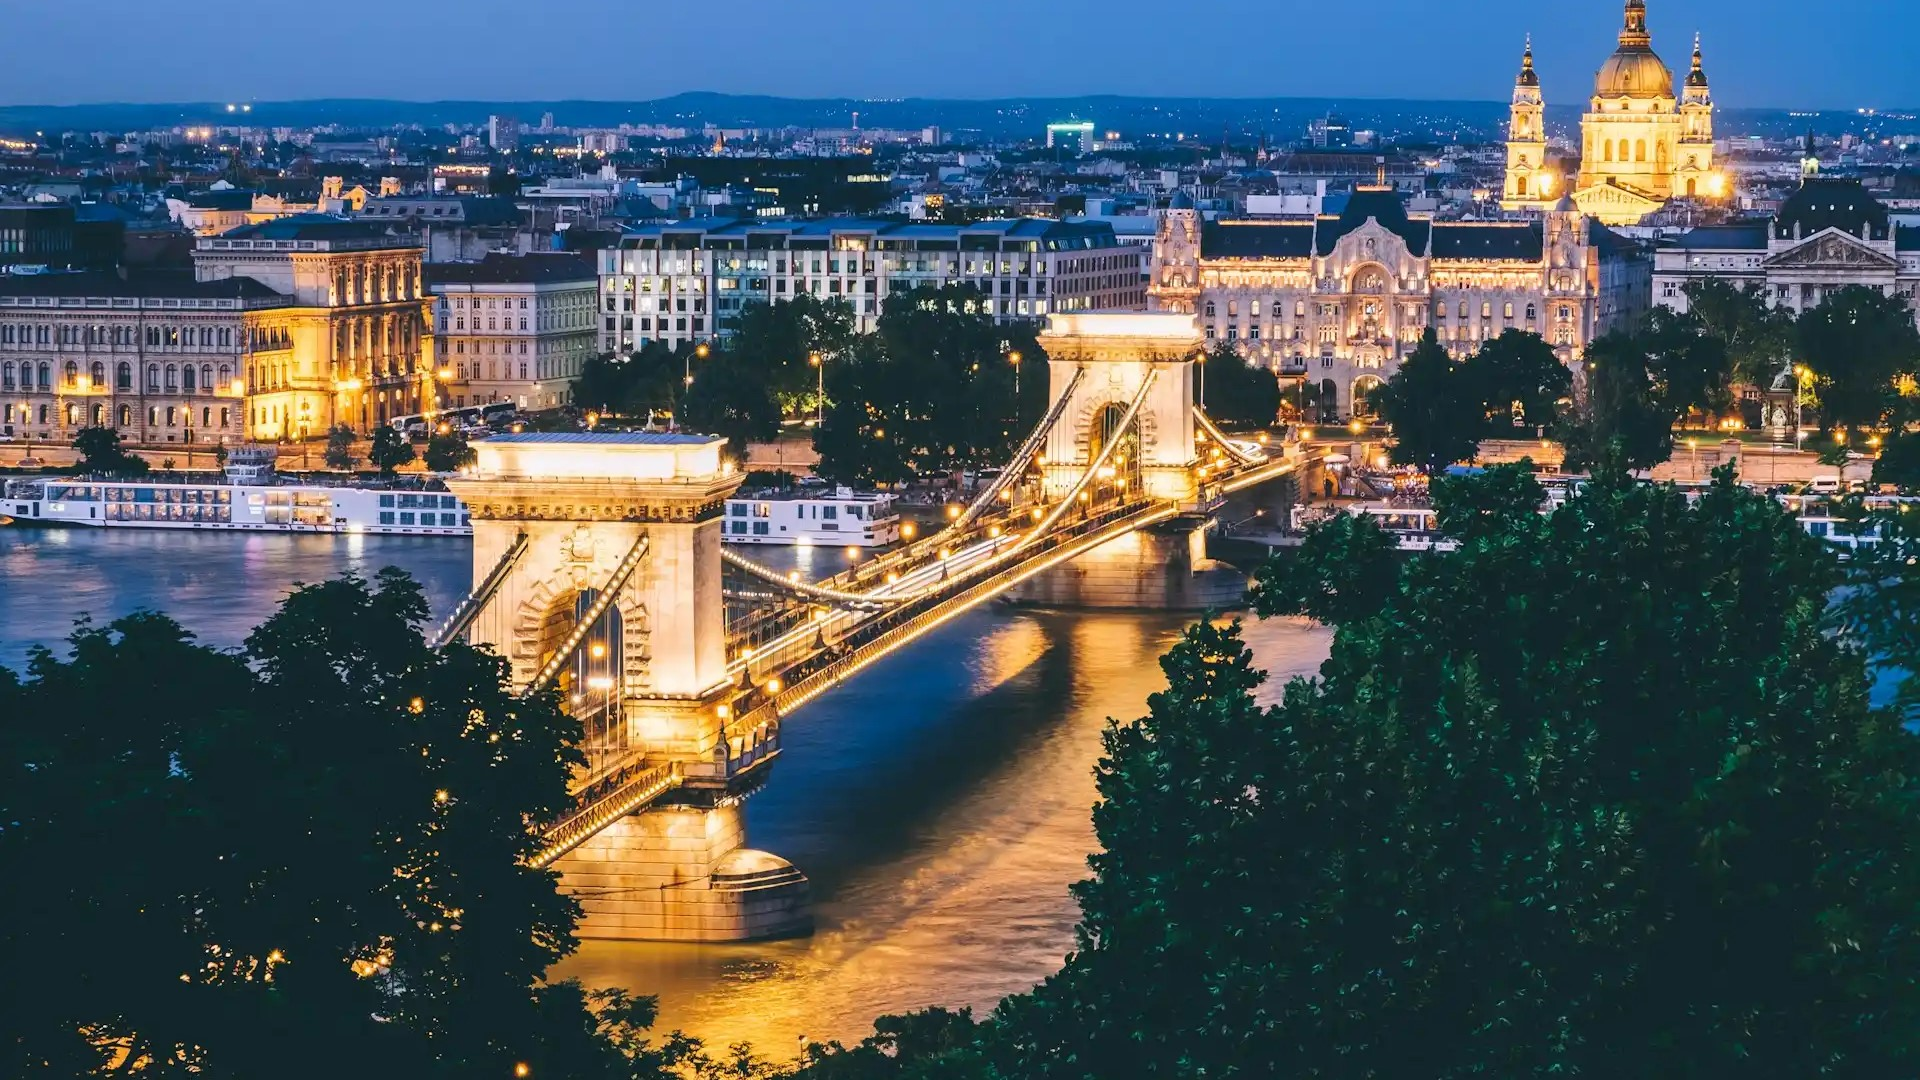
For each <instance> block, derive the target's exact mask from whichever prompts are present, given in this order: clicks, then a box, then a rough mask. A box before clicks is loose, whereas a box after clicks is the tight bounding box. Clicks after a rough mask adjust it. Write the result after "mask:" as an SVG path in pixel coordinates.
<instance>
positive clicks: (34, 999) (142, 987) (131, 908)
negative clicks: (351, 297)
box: [0, 571, 687, 1080]
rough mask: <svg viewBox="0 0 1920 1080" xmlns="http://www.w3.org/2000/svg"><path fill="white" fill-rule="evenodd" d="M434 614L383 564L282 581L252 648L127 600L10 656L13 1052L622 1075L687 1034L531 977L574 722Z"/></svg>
mask: <svg viewBox="0 0 1920 1080" xmlns="http://www.w3.org/2000/svg"><path fill="white" fill-rule="evenodd" d="M426 614H427V607H426V602H425V599H424V596H423V594H422V592H421V590H420V588H419V586H418V585H416V584H414V583H413V582H411V581H410V580H408V579H406V577H405V576H404V575H402V574H399V573H398V572H397V571H387V572H383V573H382V574H381V575H380V576H379V578H377V579H376V580H375V581H373V582H371V583H370V582H367V581H364V580H361V579H357V578H352V577H349V578H345V579H341V580H337V581H331V582H327V583H325V584H322V585H317V586H311V587H308V588H304V589H300V590H297V591H296V592H295V593H294V594H293V595H292V596H290V597H289V598H288V599H287V600H286V601H285V602H284V603H283V604H282V605H281V608H280V610H279V611H278V612H277V613H276V614H275V615H274V616H273V617H272V618H270V619H269V620H268V621H267V622H266V623H264V624H263V625H262V626H261V627H259V628H258V629H257V630H256V631H255V632H254V633H253V634H252V635H251V636H249V637H248V639H247V642H246V647H245V651H244V653H242V654H240V655H232V654H229V653H225V652H222V651H218V650H214V649H208V648H203V647H201V646H198V645H196V644H194V642H193V641H192V638H191V635H190V634H188V633H187V632H186V631H185V630H183V629H182V628H181V627H179V626H178V625H176V624H174V623H173V622H171V621H170V620H168V619H166V618H164V617H162V616H158V615H151V614H141V615H134V616H129V617H128V618H125V619H121V620H119V621H117V622H115V623H113V624H111V625H109V626H107V627H104V628H93V627H87V626H82V627H81V628H80V629H79V630H77V631H76V632H75V634H74V635H73V637H72V639H71V641H70V643H69V649H68V652H69V655H68V656H67V657H65V658H60V657H56V656H55V655H53V654H52V653H51V652H48V651H46V650H40V651H37V652H36V653H35V654H34V655H33V656H32V658H31V659H30V661H29V664H28V668H27V677H26V679H25V681H24V682H21V681H18V680H16V679H14V677H13V676H12V674H11V673H10V672H5V671H4V669H0V773H3V774H4V776H5V782H4V783H0V818H3V819H4V820H5V821H6V822H7V823H8V824H7V827H6V828H5V829H4V830H0V874H4V875H5V876H6V880H8V881H12V882H22V881H28V880H32V881H34V882H35V887H34V888H33V889H31V890H25V891H21V892H19V893H18V894H17V895H15V896H14V897H13V898H12V899H13V901H14V903H13V904H12V907H11V910H10V912H9V916H10V917H9V918H8V919H6V920H4V921H0V942H4V946H3V947H4V949H5V953H4V955H6V956H7V957H8V959H9V961H10V962H14V963H21V964H31V965H32V970H35V971H37V972H41V973H42V974H43V975H44V978H42V979H40V980H39V981H38V982H37V983H36V986H35V991H34V993H33V994H32V995H28V997H27V999H25V1000H22V1001H20V1002H17V1003H15V1004H13V1005H11V1006H10V1007H9V1008H8V1009H7V1010H4V1011H3V1012H0V1073H5V1074H6V1075H27V1074H30V1073H38V1074H45V1075H82V1074H93V1073H98V1072H104V1071H105V1066H106V1065H107V1064H108V1063H109V1062H111V1061H113V1060H115V1059H118V1058H120V1057H122V1056H124V1057H125V1058H126V1059H127V1060H129V1061H133V1062H144V1063H147V1064H148V1065H149V1066H150V1067H149V1068H147V1069H146V1070H145V1072H144V1073H143V1075H144V1074H152V1075H157V1076H176V1075H178V1076H186V1075H195V1076H213V1077H236V1078H237V1077H245V1076H254V1075H258V1074H259V1071H260V1069H261V1067H262V1063H263V1062H271V1063H272V1071H273V1072H274V1073H275V1074H276V1075H279V1076H288V1077H298V1078H307V1077H314V1078H318V1077H322V1076H338V1075H349V1074H353V1073H356V1072H364V1071H365V1069H366V1063H367V1062H369V1061H377V1062H379V1063H380V1064H379V1067H378V1071H379V1072H381V1073H382V1074H392V1075H409V1076H422V1077H444V1078H448V1080H452V1078H454V1077H465V1076H508V1075H512V1071H513V1066H514V1063H515V1062H531V1063H534V1064H535V1066H536V1068H535V1070H534V1072H533V1075H536V1076H539V1075H550V1076H586V1077H605V1078H608V1080H612V1078H613V1077H635V1076H654V1075H659V1073H658V1071H657V1070H656V1069H655V1068H654V1066H656V1065H660V1064H661V1063H662V1062H663V1061H664V1060H665V1058H667V1057H671V1056H673V1055H675V1054H681V1053H684V1052H685V1051H686V1050H687V1047H686V1045H685V1043H684V1041H681V1042H675V1041H673V1040H669V1044H668V1045H664V1046H661V1047H657V1048H655V1047H648V1046H646V1045H645V1044H644V1040H640V1039H639V1038H638V1036H637V1030H638V1029H639V1028H641V1027H644V1025H645V1024H646V1023H650V1022H651V1005H652V1003H651V1001H650V1000H648V999H633V998H628V997H626V996H625V995H610V994H587V993H585V992H584V991H582V990H581V989H580V988H579V987H578V986H574V985H571V984H559V985H554V986H543V985H540V983H539V980H540V978H541V975H542V973H543V972H544V971H545V970H546V969H547V968H548V966H550V965H551V964H552V963H553V962H554V961H555V960H557V959H559V958H560V957H561V956H562V955H564V954H565V953H566V952H567V951H568V950H570V949H571V948H572V946H573V937H572V927H573V922H574V919H575V917H576V914H577V909H576V908H575V906H574V905H573V903H572V901H570V900H569V899H567V898H565V897H563V896H561V895H560V894H559V893H558V892H557V891H556V889H555V887H554V881H555V878H554V875H553V874H552V873H551V872H550V871H545V870H536V869H534V868H532V867H531V866H530V865H529V864H528V859H529V858H530V856H531V855H532V854H533V853H534V852H535V851H537V850H538V848H539V846H540V843H541V840H540V837H539V835H538V832H537V827H536V823H538V822H542V821H548V820H552V819H553V817H554V816H555V815H556V814H558V813H559V812H560V811H561V810H562V809H563V808H564V807H566V806H567V805H568V801H567V780H568V774H569V771H570V770H571V769H572V768H573V766H574V764H575V763H576V762H577V761H578V759H579V755H578V752H577V750H576V749H575V748H574V744H575V742H576V741H577V739H578V735H579V731H578V725H577V723H576V722H575V721H573V720H572V719H570V718H569V717H567V716H566V715H565V714H564V713H563V712H561V711H560V709H559V707H558V703H557V700H556V698H555V696H554V695H552V694H543V695H534V696H532V697H524V698H523V697H521V696H519V695H517V694H516V693H515V692H514V690H513V688H512V687H511V685H510V684H509V682H508V671H507V666H506V662H505V661H504V660H502V659H500V658H499V657H497V656H494V655H493V654H491V653H490V652H487V651H485V650H482V649H477V648H470V647H468V646H465V645H453V646H450V647H449V648H446V649H442V650H435V649H432V648H429V647H428V646H427V644H426V643H425V641H424V640H423V639H422V638H421V635H420V627H421V625H422V623H423V621H424V620H425V618H426ZM109 849H111V850H112V851H113V855H112V857H111V858H102V857H101V852H102V851H105V850H109ZM546 1063H553V1064H554V1066H555V1067H553V1068H551V1069H547V1070H545V1071H542V1070H541V1069H540V1068H539V1066H540V1065H542V1064H546Z"/></svg>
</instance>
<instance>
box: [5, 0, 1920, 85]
mask: <svg viewBox="0 0 1920 1080" xmlns="http://www.w3.org/2000/svg"><path fill="white" fill-rule="evenodd" d="M1620 10H1621V4H1620V2H1619V0H1536V2H1534V3H1532V4H1518V5H1509V4H1503V3H1488V2H1484V0H1458V2H1454V3H1435V2H1433V0H1361V2H1358V3H1353V2H1343V0H1174V2H1169V0H949V2H928V0H919V2H909V3H902V2H900V0H831V2H822V0H725V2H721V3H712V4H703V3H693V4H686V3H667V4H654V3H641V2H635V0H461V2H458V3H398V4H377V3H376V4H345V5H342V4H333V3H326V2H324V0H322V2H318V3H298V2H277V3H276V2H262V0H193V2H191V3H187V4H179V3H154V2H152V0H91V2H84V3H83V2H77V0H0V40H4V41H6V42H7V48H6V49H5V50H4V51H5V54H6V61H5V62H4V63H0V104H8V105H25V104H70V103H76V102H103V101H134V102H170V101H230V100H248V99H253V100H284V99H298V98H317V97H387V98H402V99H413V100H431V99H443V98H461V99H470V100H471V99H484V100H541V99H563V98H591V99H603V100H632V99H640V98H653V97H661V96H665V95H668V94H673V93H677V92H680V91H683V90H718V91H725V92H730V93H760V94H775V95H781V96H788V97H825V96H841V95H845V96H853V97H910V96H920V97H965V98H996V97H1011V96H1038V95H1078V94H1094V93H1122V94H1139V95H1151V96H1177V95H1196V96H1223V97H1258V96H1289V97H1291V96H1305V97H1344V98H1380V97H1399V98H1428V99H1483V100H1504V99H1505V98H1506V96H1507V94H1508V93H1509V91H1510V89H1511V87H1512V80H1513V74H1514V71H1515V70H1516V68H1517V65H1518V61H1519V53H1520V44H1521V39H1522V36H1523V35H1524V34H1526V33H1527V32H1528V31H1532V33H1533V35H1534V45H1535V52H1536V54H1537V57H1538V65H1539V69H1540V72H1541V77H1542V79H1543V81H1544V85H1545V88H1546V93H1547V100H1548V102H1549V103H1550V104H1575V103H1578V102H1579V101H1580V99H1582V98H1584V97H1585V95H1586V94H1587V93H1588V91H1589V88H1590V86H1591V79H1592V76H1593V71H1594V68H1596V67H1597V66H1598V65H1599V64H1600V62H1601V60H1602V59H1604V58H1605V57H1606V55H1607V53H1608V52H1609V51H1610V50H1611V49H1612V48H1613V37H1614V34H1615V33H1616V32H1617V30H1618V28H1619V25H1620V21H1621V15H1620ZM1649 13H1650V19H1649V21H1650V23H1651V26H1652V29H1653V34H1654V48H1655V49H1656V50H1657V51H1659V52H1660V54H1661V55H1662V57H1663V58H1664V59H1665V60H1666V61H1667V63H1668V65H1669V66H1671V67H1673V68H1674V69H1675V73H1676V75H1677V74H1680V73H1681V72H1684V71H1685V68H1686V63H1687V55H1688V52H1689V49H1690V47H1691V43H1692V40H1693V32H1694V31H1695V30H1696V29H1697V30H1700V31H1701V32H1702V33H1703V34H1704V35H1705V44H1706V58H1707V73H1708V75H1709V77H1710V78H1711V80H1712V83H1713V88H1714V90H1715V96H1716V97H1717V99H1718V100H1719V101H1720V103H1721V104H1723V105H1729V106H1756V107H1818V108H1855V107H1860V106H1874V107H1882V108H1893V107H1913V106H1920V65H1916V64H1914V63H1913V62H1912V61H1911V50H1912V48H1913V45H1914V43H1915V42H1916V41H1920V0H1819V2H1809V0H1649Z"/></svg>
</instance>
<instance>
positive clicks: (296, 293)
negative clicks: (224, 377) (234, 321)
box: [194, 214, 433, 439]
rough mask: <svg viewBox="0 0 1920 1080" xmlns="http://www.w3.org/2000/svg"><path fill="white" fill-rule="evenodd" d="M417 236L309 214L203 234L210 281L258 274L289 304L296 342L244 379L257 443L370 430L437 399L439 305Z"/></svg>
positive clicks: (202, 273)
mask: <svg viewBox="0 0 1920 1080" xmlns="http://www.w3.org/2000/svg"><path fill="white" fill-rule="evenodd" d="M421 270H422V265H421V249H420V245H419V243H418V242H417V241H415V240H413V239H411V238H407V237H398V236H394V235H391V234H390V233H389V232H388V227H387V226H386V225H385V224H383V223H379V222H372V221H350V220H347V219H345V218H339V217H334V216H331V215H325V214H299V215H295V216H293V217H287V218H280V219H278V220H275V221H269V222H265V223H262V224H258V225H249V226H245V227H243V228H239V229H234V230H231V231H229V232H227V233H224V234H222V235H220V236H217V237H207V238H203V239H201V240H200V241H199V242H198V244H197V247H196V250H195V252H194V271H195V274H196V276H197V277H198V278H199V279H200V280H202V281H225V280H227V279H231V278H250V279H252V280H254V281H257V282H259V283H260V284H262V285H264V286H266V287H267V288H269V289H271V290H273V291H274V292H277V293H280V294H282V295H283V296H285V297H287V298H288V299H289V301H290V305H291V306H290V307H289V309H288V310H287V312H286V313H285V316H284V325H285V338H286V343H287V347H286V348H285V349H282V350H279V351H278V352H276V353H272V354H265V355H262V356H260V357H259V358H258V359H257V360H256V361H255V362H254V363H253V364H252V365H251V366H250V368H249V370H248V371H247V373H246V375H245V378H246V381H247V385H248V387H249V389H250V390H251V392H252V393H251V396H250V399H249V401H248V433H249V435H250V436H251V437H252V438H255V439H282V438H291V439H300V438H307V437H314V436H319V435H323V434H325V433H326V431H327V430H328V429H329V428H330V427H331V426H333V425H334V424H345V425H347V426H349V427H351V428H353V429H354V430H356V431H359V432H363V433H364V432H367V431H369V430H371V428H372V426H373V425H374V424H378V423H383V422H385V421H387V420H389V419H391V418H393V417H396V416H407V415H413V414H416V413H419V412H421V411H423V403H431V402H432V400H433V399H432V393H433V390H432V376H431V370H430V368H429V366H428V361H429V360H430V358H431V349H432V346H431V342H430V341H429V337H430V334H431V325H432V324H431V322H430V318H431V303H432V302H431V301H430V300H429V299H428V297H427V295H426V291H425V288H424V283H423V281H422V277H421Z"/></svg>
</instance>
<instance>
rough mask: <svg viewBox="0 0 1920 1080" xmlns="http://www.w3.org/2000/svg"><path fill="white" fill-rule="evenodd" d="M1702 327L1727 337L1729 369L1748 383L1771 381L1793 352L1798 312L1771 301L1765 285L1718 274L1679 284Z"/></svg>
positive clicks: (1721, 338) (1714, 333)
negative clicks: (1757, 284) (1735, 279)
mask: <svg viewBox="0 0 1920 1080" xmlns="http://www.w3.org/2000/svg"><path fill="white" fill-rule="evenodd" d="M1680 291H1681V292H1682V293H1684V294H1686V297H1687V310H1688V312H1690V313H1691V314H1692V316H1693V318H1694V321H1695V324H1696V325H1697V326H1698V327H1699V328H1700V330H1701V331H1702V332H1703V333H1705V334H1707V335H1709V336H1711V337H1713V338H1716V339H1718V340H1719V341H1720V342H1722V343H1723V344H1724V346H1725V348H1726V353H1727V363H1728V369H1729V371H1730V372H1731V374H1732V377H1733V378H1734V379H1737V380H1739V381H1740V382H1743V383H1745V384H1747V385H1748V386H1761V387H1765V386H1770V385H1772V383H1773V379H1774V376H1776V375H1778V374H1779V373H1780V369H1781V366H1782V365H1783V363H1784V362H1785V361H1786V360H1787V359H1788V358H1789V357H1791V356H1792V355H1793V337H1794V325H1793V322H1794V320H1793V315H1792V313H1791V312H1790V311H1788V310H1787V309H1785V308H1777V307H1774V306H1773V305H1772V304H1769V303H1768V302H1767V296H1766V293H1765V291H1764V290H1762V289H1760V288H1758V287H1753V286H1744V285H1738V284H1735V283H1733V282H1730V281H1728V280H1726V279H1725V278H1718V277H1705V278H1699V279H1697V280H1694V281H1689V282H1687V283H1686V284H1685V285H1683V286H1681V287H1680Z"/></svg>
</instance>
